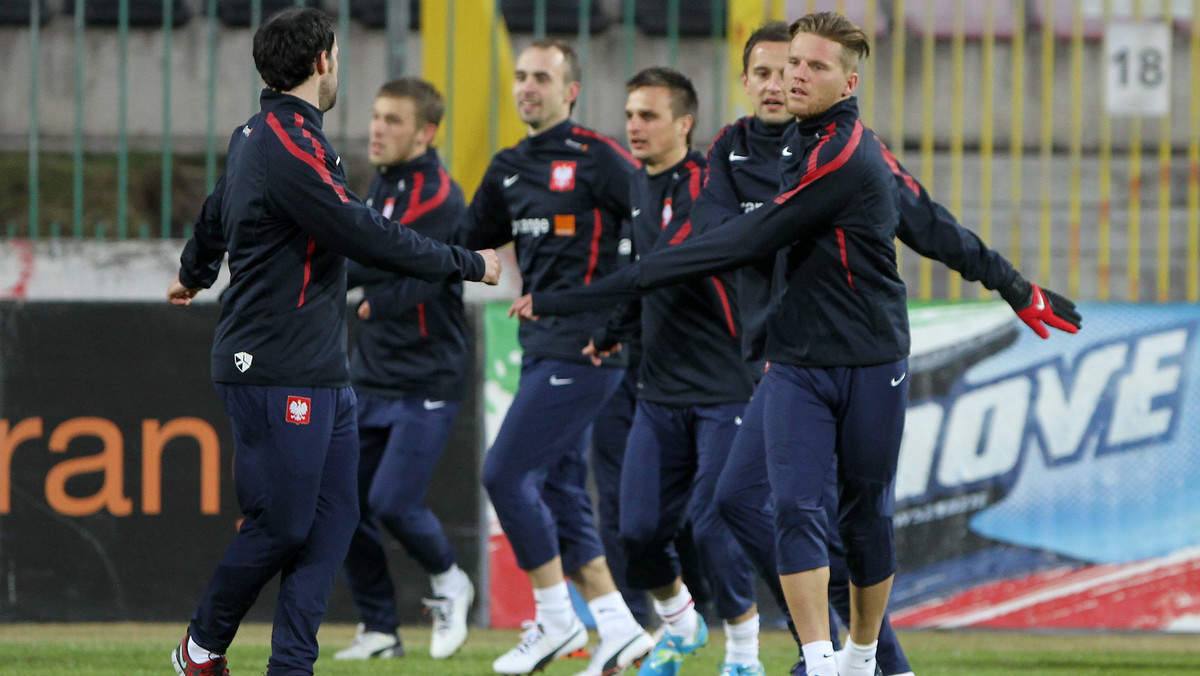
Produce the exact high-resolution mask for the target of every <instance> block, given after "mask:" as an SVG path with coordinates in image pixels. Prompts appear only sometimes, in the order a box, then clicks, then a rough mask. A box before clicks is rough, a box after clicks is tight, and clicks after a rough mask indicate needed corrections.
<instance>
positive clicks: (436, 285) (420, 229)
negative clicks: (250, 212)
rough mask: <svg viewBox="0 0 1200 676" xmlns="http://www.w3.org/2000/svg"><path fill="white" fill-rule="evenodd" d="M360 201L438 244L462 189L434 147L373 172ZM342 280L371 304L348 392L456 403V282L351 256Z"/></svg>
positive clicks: (461, 342) (460, 347)
mask: <svg viewBox="0 0 1200 676" xmlns="http://www.w3.org/2000/svg"><path fill="white" fill-rule="evenodd" d="M367 206H371V207H374V208H375V209H378V210H379V211H380V213H382V214H383V216H385V217H387V218H394V219H395V221H396V222H397V223H398V224H399V226H398V227H404V228H411V229H412V230H413V232H416V233H418V234H420V235H423V236H425V237H428V238H430V239H435V240H438V241H440V242H450V241H453V239H454V237H455V236H456V233H457V230H458V228H459V227H460V226H461V225H462V223H463V222H464V220H465V219H466V215H467V207H466V202H465V201H464V199H463V192H462V188H460V187H459V185H458V183H457V182H455V181H454V180H453V179H452V178H450V175H449V174H447V173H446V170H445V169H444V168H443V167H442V164H441V162H440V161H439V160H438V154H437V151H436V150H433V149H430V150H429V151H427V152H426V153H425V154H423V155H421V156H420V157H416V158H414V159H412V160H409V161H408V162H405V163H403V164H399V165H397V166H394V167H384V168H382V169H380V171H379V172H378V173H377V174H376V175H375V177H374V178H373V179H372V180H371V187H370V189H369V190H368V192H367ZM348 283H349V286H351V287H355V286H362V287H363V299H364V300H365V301H367V302H369V303H370V306H371V317H370V319H368V320H366V321H360V322H359V323H358V325H357V329H356V331H355V337H354V347H355V350H354V353H353V355H352V356H351V358H350V379H351V381H352V382H353V383H354V389H355V390H356V391H358V392H365V393H368V394H375V395H379V396H384V397H401V396H405V395H421V396H423V397H428V398H430V399H434V400H451V401H459V400H461V399H462V397H463V391H464V388H465V386H466V383H465V378H466V373H467V366H468V365H469V364H468V339H467V319H466V315H465V314H464V313H463V303H462V293H463V289H462V282H460V281H457V280H444V281H438V282H429V281H425V280H421V279H416V278H412V277H406V276H401V275H397V274H395V273H393V272H388V271H386V270H379V269H375V268H368V267H365V266H363V265H361V264H359V263H356V262H354V261H350V263H349V264H348Z"/></svg>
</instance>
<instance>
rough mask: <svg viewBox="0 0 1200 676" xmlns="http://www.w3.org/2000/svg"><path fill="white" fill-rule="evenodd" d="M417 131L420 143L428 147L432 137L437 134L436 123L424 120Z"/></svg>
mask: <svg viewBox="0 0 1200 676" xmlns="http://www.w3.org/2000/svg"><path fill="white" fill-rule="evenodd" d="M417 133H418V134H420V136H419V137H418V138H420V139H421V143H422V144H424V145H425V147H427V148H428V147H429V145H430V144H431V143H433V137H434V136H437V125H436V124H434V123H432V122H426V123H425V125H424V126H422V127H421V129H420V131H418V132H417Z"/></svg>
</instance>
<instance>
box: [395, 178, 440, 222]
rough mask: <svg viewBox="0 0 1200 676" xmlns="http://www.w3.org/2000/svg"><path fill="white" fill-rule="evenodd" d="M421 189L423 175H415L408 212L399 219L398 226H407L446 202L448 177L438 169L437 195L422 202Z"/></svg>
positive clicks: (423, 179)
mask: <svg viewBox="0 0 1200 676" xmlns="http://www.w3.org/2000/svg"><path fill="white" fill-rule="evenodd" d="M423 187H425V175H424V174H417V175H416V176H414V177H413V191H412V196H411V197H410V198H409V200H408V210H407V211H405V212H404V215H403V216H401V217H400V225H408V224H409V223H412V222H413V221H415V220H417V219H418V218H420V217H422V216H424V215H425V214H427V213H429V212H430V211H433V210H434V209H436V208H438V207H440V206H441V205H442V203H443V202H445V201H446V196H447V195H449V194H450V175H449V174H447V173H446V170H445V169H443V168H441V167H438V189H437V193H435V194H434V196H433V197H431V198H429V199H428V200H426V201H424V202H422V201H421V188H423Z"/></svg>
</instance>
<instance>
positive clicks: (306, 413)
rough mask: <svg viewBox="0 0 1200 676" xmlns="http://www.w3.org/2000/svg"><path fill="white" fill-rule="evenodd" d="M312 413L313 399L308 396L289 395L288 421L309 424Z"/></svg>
mask: <svg viewBox="0 0 1200 676" xmlns="http://www.w3.org/2000/svg"><path fill="white" fill-rule="evenodd" d="M311 414H312V399H309V398H308V397H297V396H289V397H288V400H287V421H288V422H290V423H295V424H297V425H307V424H308V421H309V417H310V416H311Z"/></svg>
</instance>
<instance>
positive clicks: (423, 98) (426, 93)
mask: <svg viewBox="0 0 1200 676" xmlns="http://www.w3.org/2000/svg"><path fill="white" fill-rule="evenodd" d="M384 96H386V97H388V98H393V99H412V102H413V106H414V107H415V108H416V109H417V122H418V124H419V125H426V124H432V125H434V126H437V125H439V124H441V123H442V115H443V114H444V113H445V111H446V102H445V101H443V100H442V95H441V94H439V93H438V90H437V88H436V87H434V86H433V85H432V84H430V83H428V82H426V81H425V80H422V79H421V78H419V77H402V78H400V79H398V80H391V81H389V82H385V83H383V86H382V87H380V88H379V93H378V94H376V95H375V97H376V98H381V97H384Z"/></svg>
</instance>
